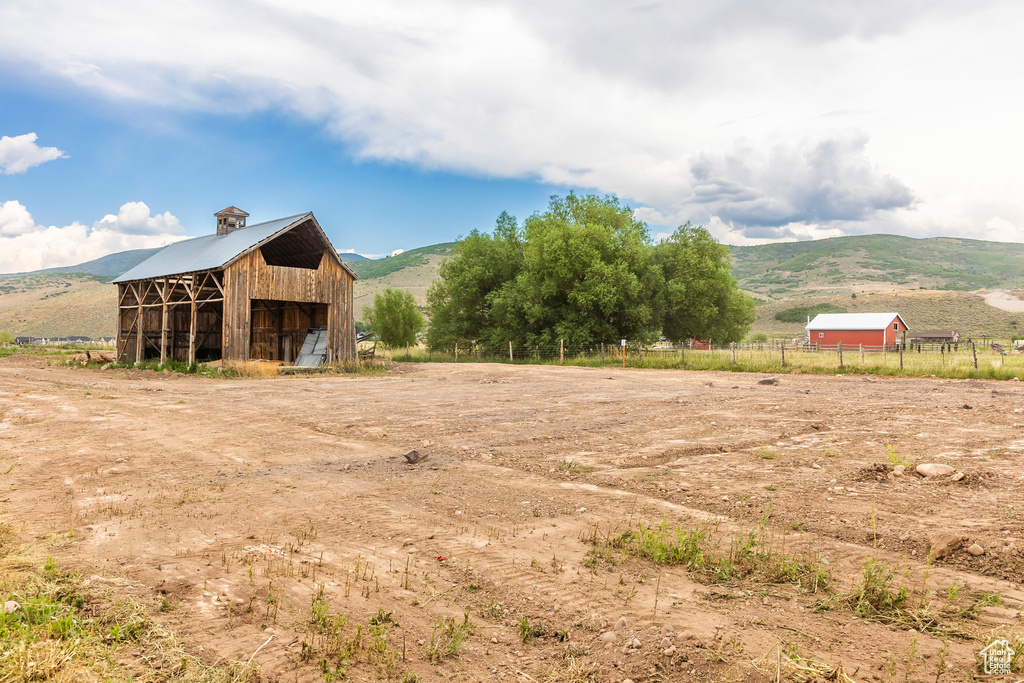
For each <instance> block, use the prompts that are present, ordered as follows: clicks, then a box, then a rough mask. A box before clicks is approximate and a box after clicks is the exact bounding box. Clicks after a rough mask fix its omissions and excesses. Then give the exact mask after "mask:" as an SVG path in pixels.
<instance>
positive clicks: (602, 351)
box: [601, 342, 604, 365]
mask: <svg viewBox="0 0 1024 683" xmlns="http://www.w3.org/2000/svg"><path fill="white" fill-rule="evenodd" d="M601 365H604V342H601Z"/></svg>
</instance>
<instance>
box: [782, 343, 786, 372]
mask: <svg viewBox="0 0 1024 683" xmlns="http://www.w3.org/2000/svg"><path fill="white" fill-rule="evenodd" d="M782 367H786V340H785V339H783V340H782Z"/></svg>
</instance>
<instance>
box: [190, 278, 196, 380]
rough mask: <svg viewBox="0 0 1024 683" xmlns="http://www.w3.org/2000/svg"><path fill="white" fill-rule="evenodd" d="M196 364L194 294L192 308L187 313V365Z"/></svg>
mask: <svg viewBox="0 0 1024 683" xmlns="http://www.w3.org/2000/svg"><path fill="white" fill-rule="evenodd" d="M195 362H196V299H195V292H193V294H192V306H191V310H190V311H189V321H188V364H189V365H192V364H193V363H195Z"/></svg>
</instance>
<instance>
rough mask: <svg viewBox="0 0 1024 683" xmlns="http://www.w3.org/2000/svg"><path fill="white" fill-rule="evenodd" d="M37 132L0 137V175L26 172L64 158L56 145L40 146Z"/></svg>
mask: <svg viewBox="0 0 1024 683" xmlns="http://www.w3.org/2000/svg"><path fill="white" fill-rule="evenodd" d="M37 139H38V136H37V135H36V134H35V133H25V134H24V135H16V136H14V137H10V136H8V135H5V136H3V137H0V175H13V174H15V173H24V172H25V171H27V170H28V169H30V168H32V167H33V166H38V165H39V164H45V163H46V162H47V161H53V160H54V159H62V158H64V152H62V151H60V150H59V149H57V148H56V147H40V146H39V145H37V144H36V140H37Z"/></svg>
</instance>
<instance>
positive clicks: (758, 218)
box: [0, 0, 1024, 240]
mask: <svg viewBox="0 0 1024 683" xmlns="http://www.w3.org/2000/svg"><path fill="white" fill-rule="evenodd" d="M1022 20H1024V5H1021V4H1020V3H1012V2H1000V1H998V0H992V1H989V0H985V1H979V2H973V3H962V2H955V1H954V0H936V1H935V2H921V1H920V0H837V1H836V2H829V3H821V2H813V1H810V0H778V1H777V2H772V3H756V2H750V1H749V0H725V1H724V2H716V3H707V2H700V1H699V0H679V1H678V2H658V1H657V0H644V1H643V2H622V1H618V0H566V2H560V3H550V2H540V1H539V0H526V1H524V2H513V1H512V0H504V1H503V0H495V2H488V3H475V2H468V0H423V1H422V2H416V3H409V2H403V1H402V0H378V1H377V2H373V3H334V2H313V1H308V2H304V3H295V2H293V1H292V0H261V1H258V2H257V1H249V2H245V1H240V2H227V1H226V0H182V2H179V3H162V4H161V3H138V2H131V1H130V0H95V1H94V2H90V3H80V2H73V1H72V0H33V2H13V3H5V4H3V5H0V63H2V62H4V61H6V62H8V63H17V64H19V65H23V66H19V69H22V70H23V71H24V70H25V69H33V70H35V72H36V73H38V74H39V75H40V76H44V77H47V76H48V77H50V78H56V79H60V80H61V81H62V82H65V83H71V84H74V85H75V86H77V87H79V88H82V89H85V90H88V91H90V92H91V93H100V94H102V95H105V96H107V97H110V98H113V99H118V100H119V99H135V100H141V101H145V102H149V103H153V104H157V105H163V106H166V107H168V108H176V109H189V110H203V111H209V112H216V113H218V114H223V113H225V112H232V114H244V113H246V112H250V111H254V110H267V109H273V110H278V111H284V112H287V113H290V114H292V115H295V116H298V117H302V118H304V119H306V120H312V121H314V122H316V123H318V124H321V125H323V126H324V127H325V128H326V129H327V130H329V131H330V132H331V133H333V134H335V135H336V136H337V137H338V138H339V139H340V140H342V141H344V143H345V144H346V145H347V149H349V150H352V151H353V153H354V155H355V156H357V157H360V158H366V159H374V160H381V161H385V162H389V161H396V162H402V163H410V164H414V165H417V166H419V167H422V168H426V169H445V170H449V171H455V172H461V173H471V174H479V175H485V176H495V177H521V178H532V179H537V180H540V181H543V182H547V183H553V184H561V185H571V186H578V187H584V188H588V189H593V190H596V191H598V192H610V193H615V194H617V195H619V196H622V197H624V198H626V199H627V201H629V202H630V203H631V204H634V205H637V204H638V205H641V206H643V207H648V208H650V209H652V210H653V211H655V212H656V213H657V214H658V215H660V216H662V217H664V218H665V219H666V220H675V219H676V218H683V219H684V220H685V219H687V218H692V219H695V220H700V221H702V222H707V223H709V224H710V223H711V222H712V221H717V223H715V225H718V226H721V229H722V230H723V231H725V232H724V234H728V235H733V234H734V233H737V231H738V234H739V236H740V237H739V238H741V239H759V240H760V239H796V238H800V237H801V236H804V235H808V234H818V233H821V232H830V231H833V230H840V231H846V232H856V231H858V230H861V229H863V228H864V227H865V226H868V225H873V226H877V225H882V226H883V227H884V226H889V228H890V229H896V228H898V229H900V230H908V231H915V230H924V229H931V228H929V227H927V226H934V225H935V224H936V223H935V220H936V218H935V217H936V216H938V212H937V211H935V210H933V209H931V208H930V207H932V206H936V205H937V204H938V203H939V202H942V201H944V200H945V199H946V198H949V197H951V196H954V195H956V196H957V198H958V200H957V201H958V204H957V206H956V207H955V212H954V213H956V214H958V215H959V214H964V213H965V212H967V210H968V207H970V206H982V205H990V204H992V203H993V202H994V201H995V200H997V199H999V198H1000V197H1006V196H1016V191H1015V190H1014V188H1016V187H1019V185H1020V184H1021V182H1024V177H1021V176H1022V175H1024V170H1021V169H1020V168H1018V165H1017V164H1015V162H1014V161H1013V160H1012V159H1010V158H1008V157H1009V155H1006V154H1005V153H1004V152H1003V151H1004V150H1006V149H1013V148H1016V147H1019V146H1020V145H1021V144H1022V143H1024V132H1022V129H1021V127H1020V126H1019V124H1018V122H1017V121H1016V116H1015V113H1016V112H1018V111H1020V110H1021V108H1024V95H1022V94H1021V93H1019V92H1018V90H1017V89H1014V88H1008V87H1006V83H1009V82H1014V79H1015V78H1016V74H1015V72H1014V69H1015V65H1016V64H1019V62H1020V56H1019V54H1018V50H1019V48H1018V47H1017V46H1018V44H1019V40H1018V36H1017V35H1016V28H1017V27H1018V26H1019V25H1020V23H1021V21H1022ZM225 25H230V26H231V27H232V36H233V37H232V39H231V40H225V39H224V36H223V31H222V28H221V27H223V26H225ZM152 26H159V27H160V30H156V31H152V30H146V31H140V30H138V29H139V27H152ZM950 93H955V94H956V96H955V97H954V96H950ZM978 102H985V103H986V106H985V107H984V108H983V109H980V108H979V107H978V105H977V103H978ZM982 119H983V120H982ZM800 140H809V141H811V142H808V143H806V144H801V143H800V142H799V141H800ZM867 140H870V144H867V142H866V141H867ZM951 188H955V190H954V191H951ZM652 215H654V214H652ZM1000 215H1002V214H1000ZM997 217H998V215H995V214H993V215H987V216H980V217H979V218H978V220H979V221H980V223H975V224H973V225H970V226H967V225H963V226H959V227H956V228H955V229H956V230H958V231H960V232H961V233H962V232H965V231H968V230H974V229H977V228H978V226H980V225H986V224H987V223H988V221H990V220H992V219H994V218H997ZM886 221H888V222H886ZM680 222H683V221H680ZM659 225H671V223H664V224H659ZM725 226H728V227H725ZM748 233H749V235H750V236H749V237H745V235H747V234H748ZM140 234H141V233H140Z"/></svg>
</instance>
